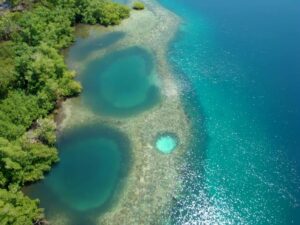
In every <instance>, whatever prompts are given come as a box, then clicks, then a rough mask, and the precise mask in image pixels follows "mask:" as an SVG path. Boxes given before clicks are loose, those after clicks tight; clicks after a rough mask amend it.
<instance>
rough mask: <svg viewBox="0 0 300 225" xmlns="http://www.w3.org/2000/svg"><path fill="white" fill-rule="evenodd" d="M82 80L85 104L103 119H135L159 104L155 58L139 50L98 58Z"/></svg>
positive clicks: (85, 72)
mask: <svg viewBox="0 0 300 225" xmlns="http://www.w3.org/2000/svg"><path fill="white" fill-rule="evenodd" d="M80 80H81V82H82V85H83V88H84V91H83V93H82V98H83V101H84V103H86V105H87V106H88V107H91V108H92V110H94V111H95V112H96V113H99V114H101V115H108V116H118V117H124V116H130V115H135V114H137V113H140V112H142V111H144V110H147V109H149V108H151V107H152V106H154V105H155V104H156V103H158V102H159V100H160V93H159V88H158V85H157V80H156V73H155V70H154V65H153V58H152V56H151V54H150V53H148V52H147V51H146V50H144V49H142V48H139V47H131V48H127V49H125V50H121V51H116V52H113V53H110V54H109V55H107V56H105V57H104V58H101V59H98V58H96V59H95V60H93V61H91V62H90V63H89V64H88V65H87V66H86V70H85V71H83V73H82V76H81V77H80Z"/></svg>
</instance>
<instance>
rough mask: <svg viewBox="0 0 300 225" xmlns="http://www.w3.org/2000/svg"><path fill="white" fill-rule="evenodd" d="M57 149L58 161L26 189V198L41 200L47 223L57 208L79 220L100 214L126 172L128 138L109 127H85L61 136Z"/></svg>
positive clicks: (108, 203)
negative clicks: (43, 177) (44, 176)
mask: <svg viewBox="0 0 300 225" xmlns="http://www.w3.org/2000/svg"><path fill="white" fill-rule="evenodd" d="M58 149H59V154H60V162H59V163H58V164H57V165H56V166H55V167H54V168H53V169H52V170H51V172H50V174H49V175H48V176H47V177H46V179H45V180H43V181H42V182H39V183H37V184H34V185H32V186H31V187H29V189H28V190H29V195H30V196H31V197H36V198H39V199H40V200H41V204H42V207H44V208H46V209H47V210H48V211H47V210H46V216H48V217H49V219H50V221H51V211H53V210H57V209H60V211H62V212H68V214H69V215H70V218H71V219H72V218H75V217H76V220H79V221H84V220H83V219H84V218H85V217H86V215H88V214H89V212H93V213H95V212H102V211H103V210H104V209H106V208H107V207H108V206H109V205H110V203H111V202H112V198H113V196H114V194H115V193H116V190H117V189H118V186H120V185H119V182H120V180H122V178H124V176H125V175H126V173H127V171H128V166H129V163H128V162H129V161H130V160H129V143H128V140H127V138H126V137H125V136H123V134H121V133H120V132H118V131H116V130H113V129H111V128H108V127H101V125H100V127H97V126H96V125H94V126H85V127H80V128H77V129H74V130H72V131H69V132H66V133H65V134H63V136H62V137H60V138H59V141H58ZM83 224H84V223H83Z"/></svg>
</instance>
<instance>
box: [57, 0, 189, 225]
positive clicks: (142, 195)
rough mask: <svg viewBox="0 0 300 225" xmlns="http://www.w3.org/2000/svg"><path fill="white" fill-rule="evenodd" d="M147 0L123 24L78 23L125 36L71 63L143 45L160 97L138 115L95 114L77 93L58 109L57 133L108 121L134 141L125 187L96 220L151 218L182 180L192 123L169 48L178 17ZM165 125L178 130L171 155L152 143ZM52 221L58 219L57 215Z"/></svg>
mask: <svg viewBox="0 0 300 225" xmlns="http://www.w3.org/2000/svg"><path fill="white" fill-rule="evenodd" d="M144 2H145V5H146V9H145V10H143V11H132V13H131V16H130V18H129V19H126V20H124V21H123V22H122V23H121V24H120V25H119V26H116V27H106V28H104V27H98V26H97V27H95V26H85V25H80V27H81V29H82V27H85V28H87V30H88V31H87V32H88V33H89V35H93V33H97V32H100V33H101V35H105V34H108V33H111V32H125V33H126V36H125V37H124V38H123V39H121V40H120V41H119V42H117V43H115V44H113V45H111V46H108V47H104V48H103V49H101V50H99V51H95V52H93V53H92V54H91V55H89V57H88V58H87V59H86V60H85V61H81V62H77V63H74V62H71V65H70V66H71V69H75V70H77V72H78V73H80V70H82V68H83V67H84V65H85V64H86V61H90V60H93V59H95V58H97V59H98V58H101V57H103V56H105V55H106V54H109V53H110V52H113V51H116V50H123V49H126V48H129V47H133V46H138V47H142V48H144V49H146V50H147V51H149V52H150V53H151V54H152V55H153V56H154V58H155V60H154V62H155V65H156V71H157V73H158V77H159V80H160V90H161V95H162V101H161V102H160V103H159V104H158V105H156V106H154V107H153V108H151V109H149V110H146V111H144V112H142V113H140V114H138V115H134V116H132V117H129V118H113V117H103V116H101V115H96V114H94V113H93V112H92V111H91V110H90V109H89V108H87V107H86V106H85V105H83V104H81V101H80V97H77V98H73V99H67V100H66V101H64V102H63V103H62V106H61V108H60V109H59V113H58V115H57V116H58V118H59V119H61V122H60V124H58V133H60V132H63V131H64V130H65V129H72V127H74V126H80V125H84V124H86V123H91V122H93V123H105V124H109V125H110V126H111V127H113V128H115V129H118V130H120V131H121V132H123V133H124V134H126V135H127V136H128V138H129V139H130V141H131V146H132V150H131V152H132V156H131V157H132V165H131V169H130V170H129V174H128V176H127V177H126V178H125V180H122V181H120V183H122V186H123V187H122V188H121V190H120V191H117V192H118V193H117V195H118V196H113V197H112V198H113V199H115V198H118V199H117V200H115V201H114V202H115V203H114V204H113V206H112V207H111V208H110V209H108V210H107V211H106V212H104V213H101V215H100V217H99V218H98V219H97V221H95V224H120V222H121V221H122V224H124V225H125V224H128V225H129V224H130V225H133V224H141V223H143V224H152V223H153V222H155V221H156V219H157V218H162V217H163V216H164V214H165V213H166V211H167V210H168V206H170V205H171V202H172V199H173V198H176V195H177V194H178V190H179V189H180V186H181V181H180V176H179V173H178V166H177V164H178V163H180V162H179V159H180V157H181V156H182V155H183V154H184V152H185V151H186V149H187V146H188V143H189V138H190V137H189V134H190V129H191V126H190V124H189V121H188V118H187V115H186V114H185V112H184V108H183V103H182V102H181V99H180V89H179V85H178V84H177V83H176V80H175V79H174V77H172V72H171V69H170V65H169V63H168V60H167V52H166V51H167V48H168V45H169V42H170V41H171V40H172V39H173V37H174V35H175V34H176V32H177V30H178V26H179V24H180V19H179V18H178V17H177V16H176V15H175V14H173V13H172V12H170V11H168V10H167V9H165V8H163V7H162V6H161V5H160V4H159V3H156V2H154V1H152V0H147V1H144ZM144 24H147V26H144ZM79 29H80V28H79ZM145 34H146V35H145ZM71 48H72V47H71ZM66 59H67V58H66ZM166 131H167V132H172V133H175V134H176V135H177V136H178V138H179V145H178V146H177V149H176V150H175V151H174V152H173V153H172V154H170V155H163V154H161V153H159V152H158V151H157V150H156V149H155V147H154V140H155V137H156V136H157V134H158V133H161V132H166ZM175 181H176V182H175ZM60 217H64V216H63V215H61V216H59V218H60ZM59 218H57V219H59ZM59 220H61V218H60V219H59ZM124 221H126V223H124ZM54 224H59V223H58V221H55V223H54Z"/></svg>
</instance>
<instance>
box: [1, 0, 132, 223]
mask: <svg viewBox="0 0 300 225" xmlns="http://www.w3.org/2000/svg"><path fill="white" fill-rule="evenodd" d="M2 5H3V4H2ZM9 8H10V9H9ZM1 9H2V11H1V18H0V48H1V51H0V224H3V225H10V224H14V225H27V224H28V225H29V224H33V223H34V224H43V223H44V222H45V220H44V215H43V210H42V209H39V208H38V201H36V200H31V199H30V198H28V197H27V196H25V195H24V194H23V193H22V192H21V188H22V187H23V186H24V185H26V184H28V183H32V182H35V181H37V180H39V179H42V178H43V177H44V173H45V172H47V171H49V170H50V169H51V165H52V164H53V163H55V162H57V161H58V155H57V150H56V148H55V143H56V136H55V131H56V124H55V122H54V117H53V112H55V110H56V108H57V106H58V103H59V102H60V101H61V100H63V99H65V98H67V97H72V96H76V95H78V94H79V93H80V92H81V85H80V84H79V83H78V82H76V81H75V80H74V79H73V78H74V76H75V73H74V72H72V71H69V70H68V69H67V66H66V65H65V63H64V58H63V56H62V54H61V53H60V52H61V50H62V49H64V48H66V47H68V46H70V45H71V44H72V43H73V41H74V32H73V31H74V26H75V25H76V24H78V23H86V24H101V25H104V26H108V25H116V24H119V23H120V22H121V20H122V19H124V18H127V17H129V13H130V10H129V8H128V7H126V6H123V5H120V4H117V3H113V2H111V1H107V0H92V1H90V0H75V1H72V0H70V1H63V0H55V1H51V0H42V1H32V0H11V1H10V2H8V4H5V7H2V8H1Z"/></svg>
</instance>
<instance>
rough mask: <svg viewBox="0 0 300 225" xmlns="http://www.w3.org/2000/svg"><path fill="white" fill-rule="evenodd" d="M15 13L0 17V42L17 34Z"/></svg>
mask: <svg viewBox="0 0 300 225" xmlns="http://www.w3.org/2000/svg"><path fill="white" fill-rule="evenodd" d="M16 16H17V14H15V13H5V14H4V15H1V17H0V40H10V39H11V38H12V36H13V34H14V33H16V32H17V30H18V26H17V24H16Z"/></svg>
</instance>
